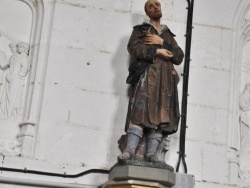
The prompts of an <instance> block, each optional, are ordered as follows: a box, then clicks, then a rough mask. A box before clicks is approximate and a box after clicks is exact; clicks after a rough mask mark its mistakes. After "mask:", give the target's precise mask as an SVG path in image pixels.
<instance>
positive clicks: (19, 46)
mask: <svg viewBox="0 0 250 188" xmlns="http://www.w3.org/2000/svg"><path fill="white" fill-rule="evenodd" d="M17 50H18V53H23V52H24V47H23V46H22V45H18V46H17Z"/></svg>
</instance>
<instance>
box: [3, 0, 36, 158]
mask: <svg viewBox="0 0 250 188" xmlns="http://www.w3.org/2000/svg"><path fill="white" fill-rule="evenodd" d="M16 7H18V9H17V8H16ZM14 9H15V11H13V10H14ZM0 17H1V20H0V153H2V154H4V155H18V154H19V153H20V148H21V143H20V142H19V141H18V140H17V134H18V133H19V131H20V127H19V123H20V122H21V121H22V117H23V115H24V107H25V104H24V98H25V95H26V88H27V85H28V77H29V72H30V66H31V63H30V57H29V48H30V45H29V43H30V42H29V41H30V38H31V32H32V31H31V29H32V27H31V26H32V11H31V9H30V7H29V6H27V4H26V3H24V2H23V1H18V0H15V1H8V0H1V2H0ZM21 41H25V42H21Z"/></svg>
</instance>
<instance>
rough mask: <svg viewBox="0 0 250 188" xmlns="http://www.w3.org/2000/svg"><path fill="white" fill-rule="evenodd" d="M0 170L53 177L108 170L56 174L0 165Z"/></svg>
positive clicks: (97, 170) (98, 170)
mask: <svg viewBox="0 0 250 188" xmlns="http://www.w3.org/2000/svg"><path fill="white" fill-rule="evenodd" d="M0 171H8V172H20V173H26V174H36V175H44V176H54V177H62V178H78V177H81V176H85V175H87V174H92V173H100V174H108V173H109V170H103V169H90V170H86V171H84V172H81V173H78V174H66V173H64V174H58V173H52V172H43V171H36V170H28V169H26V168H25V169H16V168H6V167H0Z"/></svg>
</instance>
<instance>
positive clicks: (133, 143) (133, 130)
mask: <svg viewBox="0 0 250 188" xmlns="http://www.w3.org/2000/svg"><path fill="white" fill-rule="evenodd" d="M127 135H128V139H127V146H126V148H125V149H124V151H123V152H122V154H121V155H119V156H118V161H120V162H125V161H126V160H130V159H132V157H133V155H134V153H135V150H136V148H137V146H138V144H139V141H140V139H141V138H142V136H143V129H142V128H141V127H140V126H137V125H134V126H130V127H129V128H128V130H127Z"/></svg>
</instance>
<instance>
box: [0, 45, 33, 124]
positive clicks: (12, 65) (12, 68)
mask: <svg viewBox="0 0 250 188" xmlns="http://www.w3.org/2000/svg"><path fill="white" fill-rule="evenodd" d="M9 47H10V50H11V52H12V55H11V57H10V58H9V64H8V65H9V68H7V69H6V73H5V77H4V83H3V91H2V93H1V96H0V107H1V110H2V113H3V115H4V117H5V118H13V120H14V121H18V119H19V118H20V117H21V111H22V98H23V92H24V87H25V77H26V76H27V74H28V72H29V70H30V63H29V57H28V53H29V45H28V44H27V43H25V42H20V43H17V44H15V43H11V44H10V45H9Z"/></svg>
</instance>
